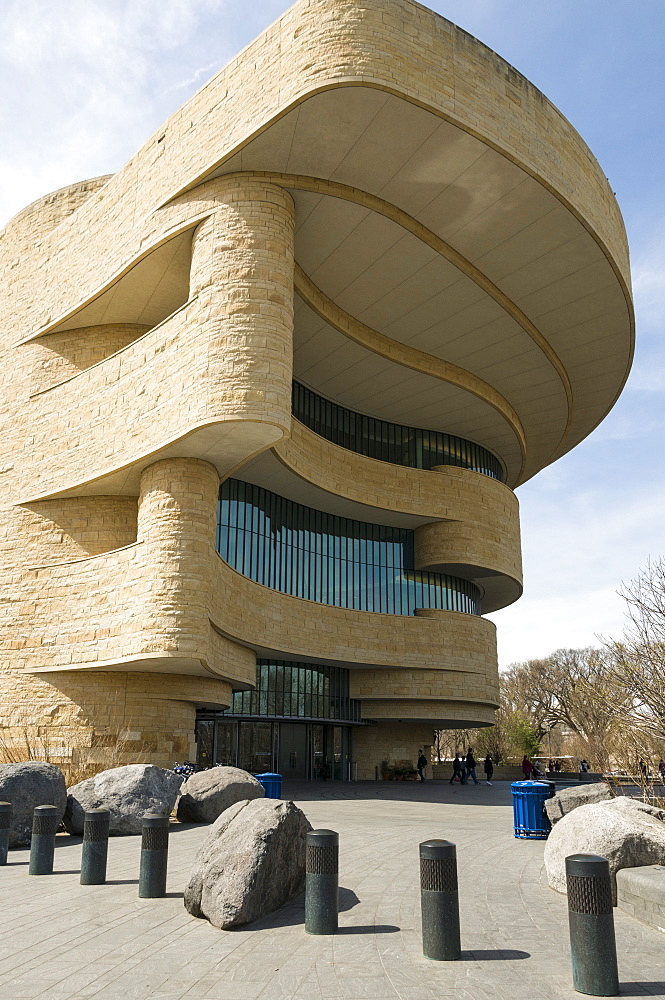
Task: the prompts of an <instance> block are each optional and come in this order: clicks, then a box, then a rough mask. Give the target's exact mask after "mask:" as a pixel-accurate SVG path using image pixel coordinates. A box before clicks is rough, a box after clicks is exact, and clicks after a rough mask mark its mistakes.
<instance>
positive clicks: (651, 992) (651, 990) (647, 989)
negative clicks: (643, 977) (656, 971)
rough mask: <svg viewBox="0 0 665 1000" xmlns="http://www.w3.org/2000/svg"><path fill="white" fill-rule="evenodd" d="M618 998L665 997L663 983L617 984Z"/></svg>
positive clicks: (664, 984) (664, 985)
mask: <svg viewBox="0 0 665 1000" xmlns="http://www.w3.org/2000/svg"><path fill="white" fill-rule="evenodd" d="M619 996H622V997H644V996H648V997H665V982H660V983H645V982H641V981H640V982H639V983H637V982H633V983H619Z"/></svg>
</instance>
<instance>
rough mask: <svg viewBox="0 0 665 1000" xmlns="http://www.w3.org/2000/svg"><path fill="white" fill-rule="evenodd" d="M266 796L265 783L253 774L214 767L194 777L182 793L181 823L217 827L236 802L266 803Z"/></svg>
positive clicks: (179, 817)
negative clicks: (208, 824) (210, 824)
mask: <svg viewBox="0 0 665 1000" xmlns="http://www.w3.org/2000/svg"><path fill="white" fill-rule="evenodd" d="M265 794H266V793H265V789H264V787H263V785H262V784H261V782H260V781H257V780H256V778H255V777H254V776H253V775H251V774H250V773H249V771H242V770H241V769H240V768H239V767H211V768H209V769H208V770H207V771H198V772H197V773H196V774H192V776H191V777H189V778H188V779H187V781H186V782H185V783H184V785H183V786H182V788H181V789H180V798H179V799H178V819H179V820H180V822H181V823H214V822H215V820H216V819H217V817H218V816H220V815H221V814H222V813H223V812H224V810H225V809H228V808H229V806H233V805H235V804H236V802H242V801H243V800H249V799H262V798H264V796H265Z"/></svg>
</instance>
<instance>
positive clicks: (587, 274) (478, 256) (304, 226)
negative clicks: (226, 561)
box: [205, 86, 632, 485]
mask: <svg viewBox="0 0 665 1000" xmlns="http://www.w3.org/2000/svg"><path fill="white" fill-rule="evenodd" d="M247 171H250V172H260V173H262V174H266V175H269V176H271V177H272V179H274V181H275V182H276V183H278V184H281V185H283V186H285V187H287V188H288V189H289V190H290V191H291V193H292V194H293V196H294V200H295V203H296V260H297V263H298V265H299V267H300V268H301V269H302V272H303V273H304V275H305V276H306V278H307V279H308V281H309V282H310V283H311V284H312V285H313V286H314V287H315V288H316V289H318V290H319V291H320V293H321V294H322V295H323V296H324V297H325V298H326V299H329V300H330V301H331V302H332V303H333V304H334V306H335V307H336V308H337V309H338V310H341V311H342V312H343V313H344V314H346V315H347V316H349V317H351V320H352V321H356V322H357V324H359V325H360V326H362V327H363V328H366V329H369V330H370V331H373V332H375V333H376V334H378V335H379V336H380V337H381V338H383V339H382V343H383V344H385V343H386V339H387V340H388V341H389V342H390V344H391V345H392V344H394V345H395V347H394V349H392V350H390V356H386V352H385V350H384V351H383V353H377V351H376V350H373V349H369V348H368V347H367V346H366V345H365V344H363V343H362V342H359V341H358V340H352V339H350V337H349V336H348V335H347V334H345V333H342V332H340V329H339V325H337V326H336V325H334V324H331V323H330V322H327V321H326V319H325V318H323V317H322V315H320V314H319V313H318V312H317V311H315V310H314V309H313V308H312V306H311V303H308V302H305V301H303V298H302V297H300V296H299V297H298V300H297V309H296V322H295V345H294V347H295V355H294V375H295V377H296V378H298V379H299V380H301V381H302V382H304V383H305V384H306V385H308V386H310V388H312V389H314V390H315V391H317V392H319V393H321V394H322V395H324V396H327V397H329V398H331V399H333V400H335V401H337V402H339V403H341V404H343V405H344V406H348V407H350V408H351V409H354V410H357V411H360V412H362V413H367V414H371V415H374V416H378V417H381V418H383V419H386V420H391V421H394V422H398V423H405V424H410V425H412V426H417V427H423V428H428V429H432V430H441V431H446V432H449V433H453V434H458V435H460V436H462V437H465V438H468V439H469V440H472V441H475V442H477V443H479V444H482V445H484V446H485V447H488V448H490V449H491V450H492V451H494V452H496V454H497V455H499V456H500V458H501V459H502V460H503V461H504V463H505V465H506V467H507V471H508V477H507V478H508V482H509V483H510V484H511V485H515V484H517V483H519V482H523V481H524V480H525V479H528V478H529V477H530V476H532V475H534V474H535V473H536V472H537V471H538V470H539V469H540V468H542V467H543V466H545V465H547V464H548V463H549V462H551V461H553V460H554V459H555V458H557V457H559V455H561V454H563V453H565V452H566V451H568V450H569V449H570V448H572V447H573V446H574V445H575V444H577V443H578V442H579V441H580V440H581V439H582V438H583V437H585V436H586V435H587V434H588V433H589V432H590V431H591V430H592V429H593V427H595V426H596V424H597V423H598V422H599V421H600V420H601V419H602V418H603V416H605V414H606V413H607V411H608V409H609V408H610V407H611V406H612V404H613V402H614V401H615V399H616V397H617V395H618V392H619V391H620V388H621V386H622V385H623V382H624V380H625V378H626V375H627V371H628V368H629V365H630V359H631V353H632V340H631V322H632V320H631V309H630V304H629V303H628V302H627V300H626V296H625V294H624V290H623V287H622V285H621V283H620V281H619V280H618V278H617V275H616V272H615V269H614V267H613V266H612V263H611V262H610V261H609V260H608V258H607V256H606V254H605V252H604V251H603V249H602V248H601V246H600V245H599V244H598V242H597V241H596V239H594V236H593V235H592V234H591V232H590V231H589V230H588V229H587V228H585V226H584V225H583V224H582V223H581V222H580V221H579V220H578V218H576V216H575V215H574V214H573V212H571V211H570V210H569V209H568V208H567V207H566V206H565V205H564V204H562V202H561V201H560V200H559V199H558V198H557V197H556V196H555V195H554V194H552V193H551V191H549V190H548V189H547V188H546V187H545V186H544V185H543V184H541V183H540V182H539V181H538V180H537V179H535V178H534V177H533V176H531V175H530V174H529V173H527V172H526V170H524V169H522V168H521V167H520V166H518V165H517V164H516V163H515V162H513V160H511V159H509V158H508V157H507V156H503V155H502V154H501V153H500V152H498V151H497V150H496V149H493V148H491V147H490V146H489V145H487V144H486V143H484V142H482V141H481V140H480V139H478V138H476V137H475V136H473V135H471V134H469V133H468V132H466V131H463V130H462V129H461V128H459V127H457V126H456V125H454V124H452V123H450V122H448V121H445V120H442V119H441V117H439V116H438V115H437V114H435V113H433V112H431V111H428V110H427V109H425V108H423V107H421V106H417V105H415V104H413V103H411V102H410V101H409V100H407V99H406V98H400V97H397V96H395V95H393V94H388V93H385V92H384V91H382V90H378V89H374V88H372V87H365V86H353V87H351V86H346V87H344V86H341V87H337V88H334V89H332V90H328V91H324V92H322V93H318V94H315V95H314V96H312V97H309V98H308V99H306V100H304V101H303V102H302V103H301V104H300V105H299V106H298V107H296V108H294V109H293V110H291V111H290V112H289V113H288V114H286V115H284V116H283V117H281V118H279V119H277V120H276V121H275V122H273V123H272V124H271V125H270V126H269V127H267V128H265V129H264V131H263V132H262V133H261V134H260V135H259V136H258V137H257V138H255V139H254V140H252V141H250V142H248V143H247V145H245V146H244V148H243V149H242V150H240V151H239V152H237V153H236V154H235V155H233V156H231V157H230V158H229V159H227V160H226V161H225V162H224V163H223V164H222V165H221V166H218V167H217V168H216V169H215V170H214V171H212V172H211V173H209V174H208V175H207V176H206V177H205V179H206V180H208V179H210V178H211V177H215V176H223V175H224V174H228V173H235V172H247ZM298 290H299V292H301V294H302V289H301V288H299V289H298ZM400 347H404V348H406V351H405V353H406V354H408V353H409V351H411V352H412V353H413V354H414V357H415V356H416V355H418V356H419V357H420V361H419V362H418V363H417V364H413V365H412V364H411V363H410V358H409V357H406V358H405V359H404V358H401V357H400ZM428 357H431V358H432V359H435V361H436V362H440V361H443V362H447V363H448V364H449V365H451V366H453V368H457V369H459V370H461V371H462V372H464V373H468V375H469V376H471V377H473V378H475V379H476V380H479V381H480V382H481V383H485V384H486V385H488V386H489V387H491V389H492V390H493V394H494V395H496V396H498V397H499V398H500V399H501V400H502V401H504V402H505V404H507V410H508V411H510V410H512V411H513V412H514V413H515V414H516V415H517V417H518V420H517V422H516V423H515V422H514V421H512V422H511V420H510V419H507V418H506V415H505V412H504V413H502V412H500V410H501V407H500V406H499V407H497V405H496V402H491V401H489V400H488V399H483V398H482V392H481V393H475V394H474V393H472V392H470V391H469V390H468V388H466V387H464V386H461V385H460V384H456V381H457V380H456V379H455V377H452V378H450V379H449V380H448V381H444V380H442V379H441V378H440V377H439V376H438V375H437V374H436V372H434V368H435V362H434V361H433V362H432V363H431V364H429V363H428V361H427V359H428ZM423 359H424V361H423ZM416 361H418V358H416ZM419 369H420V370H419ZM504 409H505V408H504ZM519 424H521V427H522V428H523V432H524V438H525V440H524V442H523V443H522V446H520V441H519V426H518V425H519Z"/></svg>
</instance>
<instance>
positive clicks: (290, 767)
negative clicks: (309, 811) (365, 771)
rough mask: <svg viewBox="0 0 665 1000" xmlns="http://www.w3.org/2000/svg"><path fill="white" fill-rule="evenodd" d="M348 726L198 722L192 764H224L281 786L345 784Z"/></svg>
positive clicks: (212, 717)
mask: <svg viewBox="0 0 665 1000" xmlns="http://www.w3.org/2000/svg"><path fill="white" fill-rule="evenodd" d="M351 732H352V729H351V727H350V726H348V725H347V726H344V725H331V724H330V723H318V722H296V721H293V722H291V721H289V722H286V721H284V722H282V721H277V720H267V719H242V718H240V719H239V718H235V719H234V718H231V717H229V716H228V715H224V714H222V713H221V712H219V713H217V712H215V713H213V712H210V713H209V714H207V717H206V716H203V713H201V716H199V718H198V720H197V725H196V739H197V744H198V756H197V763H198V764H199V766H200V767H210V766H211V765H213V764H225V765H229V766H231V767H241V768H242V769H243V770H245V771H249V772H250V773H252V774H260V773H261V772H264V771H277V772H278V773H279V774H281V775H282V777H283V778H285V779H286V780H287V781H288V780H289V779H290V778H292V779H295V780H300V781H308V780H310V779H312V778H318V779H323V780H324V781H348V780H349V779H350V778H351V777H352V770H353V766H354V765H353V764H352V763H351Z"/></svg>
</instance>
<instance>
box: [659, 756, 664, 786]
mask: <svg viewBox="0 0 665 1000" xmlns="http://www.w3.org/2000/svg"><path fill="white" fill-rule="evenodd" d="M658 771H659V773H660V780H661V781H665V760H663V758H662V757H661V758H660V764H659V765H658Z"/></svg>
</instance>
